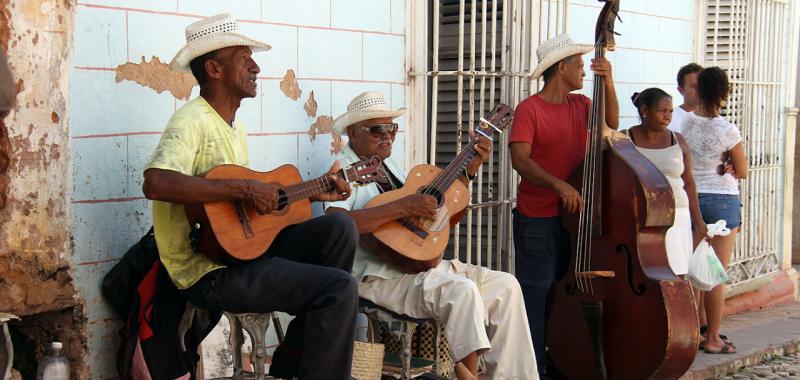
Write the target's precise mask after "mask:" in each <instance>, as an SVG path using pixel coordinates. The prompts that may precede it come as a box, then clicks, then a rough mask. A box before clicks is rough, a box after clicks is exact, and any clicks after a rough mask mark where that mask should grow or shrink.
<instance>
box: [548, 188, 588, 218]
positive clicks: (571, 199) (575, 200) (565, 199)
mask: <svg viewBox="0 0 800 380" xmlns="http://www.w3.org/2000/svg"><path fill="white" fill-rule="evenodd" d="M555 191H556V192H557V193H558V196H560V197H561V204H562V205H563V206H564V209H566V210H567V212H569V213H571V214H574V213H576V212H578V211H581V210H583V199H582V198H581V194H580V193H579V192H578V190H575V188H574V187H572V185H570V184H568V183H566V182H564V181H559V182H558V183H556V185H555Z"/></svg>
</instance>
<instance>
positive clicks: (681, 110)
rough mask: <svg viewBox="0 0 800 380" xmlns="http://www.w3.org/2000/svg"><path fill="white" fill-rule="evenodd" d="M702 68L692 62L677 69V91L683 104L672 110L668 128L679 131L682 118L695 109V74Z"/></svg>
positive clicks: (696, 102)
mask: <svg viewBox="0 0 800 380" xmlns="http://www.w3.org/2000/svg"><path fill="white" fill-rule="evenodd" d="M702 70H703V67H702V66H700V65H698V64H696V63H694V62H692V63H690V64H688V65H686V66H683V67H681V69H680V70H678V92H679V93H680V94H681V96H682V97H683V104H681V105H679V106H677V107H675V109H673V110H672V121H671V122H670V123H669V129H670V130H672V131H675V132H678V133H680V132H681V124H682V123H683V119H685V118H686V115H687V114H688V113H690V112H694V110H695V109H697V104H698V101H697V74H698V73H700V71H702Z"/></svg>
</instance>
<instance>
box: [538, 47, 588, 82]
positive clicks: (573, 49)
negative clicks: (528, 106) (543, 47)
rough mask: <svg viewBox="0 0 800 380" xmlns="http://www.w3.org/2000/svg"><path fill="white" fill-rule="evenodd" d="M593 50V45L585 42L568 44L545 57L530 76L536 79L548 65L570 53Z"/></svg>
mask: <svg viewBox="0 0 800 380" xmlns="http://www.w3.org/2000/svg"><path fill="white" fill-rule="evenodd" d="M592 51H594V45H586V44H573V45H569V46H567V47H565V48H563V49H560V50H558V51H557V52H555V53H553V54H551V55H549V56H547V57H545V59H543V60H542V61H541V62H539V64H538V65H536V68H535V69H534V70H533V74H531V76H532V77H533V79H538V78H539V77H540V76H542V74H544V72H545V71H546V70H547V69H548V68H549V67H550V66H553V64H555V63H556V62H558V61H561V60H562V59H564V58H567V57H569V56H571V55H575V54H581V55H583V54H586V53H589V52H592Z"/></svg>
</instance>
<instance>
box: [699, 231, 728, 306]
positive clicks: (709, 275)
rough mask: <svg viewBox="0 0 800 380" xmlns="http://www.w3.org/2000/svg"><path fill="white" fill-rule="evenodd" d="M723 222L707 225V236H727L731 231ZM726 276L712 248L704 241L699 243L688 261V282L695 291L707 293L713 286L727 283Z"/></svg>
mask: <svg viewBox="0 0 800 380" xmlns="http://www.w3.org/2000/svg"><path fill="white" fill-rule="evenodd" d="M725 225H726V223H725V220H719V221H717V222H716V223H714V224H709V225H708V236H709V237H714V236H727V235H728V234H730V233H731V230H730V229H729V228H728V227H726V226H725ZM729 281H730V280H729V279H728V274H727V273H725V268H723V267H722V263H721V262H720V261H719V258H717V255H716V253H714V248H712V247H711V244H710V243H709V242H708V241H706V240H705V239H704V240H703V241H701V242H700V244H699V245H698V246H697V248H696V249H695V250H694V253H693V254H692V257H691V258H690V259H689V282H691V283H692V286H694V287H695V288H697V289H700V290H704V291H709V290H711V289H714V287H715V286H717V285H719V284H723V283H728V282H729Z"/></svg>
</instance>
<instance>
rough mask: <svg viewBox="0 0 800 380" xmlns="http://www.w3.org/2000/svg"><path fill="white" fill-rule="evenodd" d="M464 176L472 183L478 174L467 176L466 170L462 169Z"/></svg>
mask: <svg viewBox="0 0 800 380" xmlns="http://www.w3.org/2000/svg"><path fill="white" fill-rule="evenodd" d="M464 176H465V177H467V181H470V182H472V181H473V180H474V179H475V177H477V176H478V174H477V173H476V174H474V175H469V172H467V168H464Z"/></svg>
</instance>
